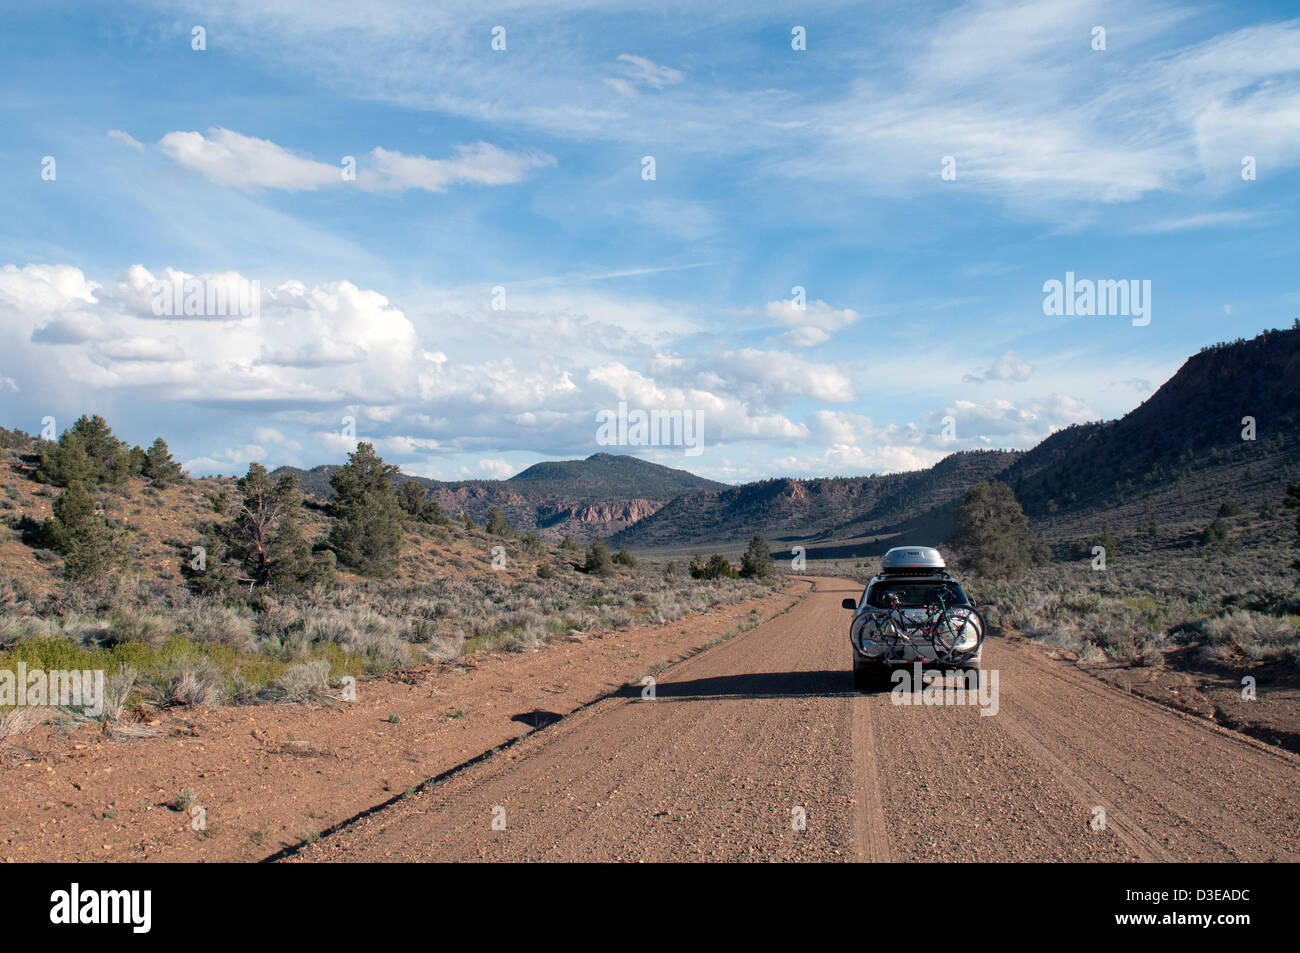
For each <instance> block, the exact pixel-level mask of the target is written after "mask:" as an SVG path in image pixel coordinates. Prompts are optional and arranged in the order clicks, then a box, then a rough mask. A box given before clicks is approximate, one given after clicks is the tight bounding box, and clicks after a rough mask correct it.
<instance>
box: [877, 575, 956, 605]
mask: <svg viewBox="0 0 1300 953" xmlns="http://www.w3.org/2000/svg"><path fill="white" fill-rule="evenodd" d="M945 586H946V587H947V589H948V592H947V594H945V595H944V601H945V602H947V604H948V605H950V606H954V605H955V606H960V605H967V604H968V602H969V600H967V598H966V593H964V592H962V590H961V586H959V585H957V584H956V583H955V582H934V581H933V580H917V579H906V580H904V579H899V580H893V579H891V580H888V581H886V582H878V583H876V584H875V585H874V586H872V587H871V590H870V592H869V593H868V594H867V602H868V604H869V605H871V606H873V607H875V608H877V609H887V608H888V607H889V603H888V600H887V596H886V593H890V592H896V593H898V604H899V605H901V606H904V607H910V608H919V607H921V606H932V605H937V604H938V601H939V591H940V590H941V589H943V588H944V587H945Z"/></svg>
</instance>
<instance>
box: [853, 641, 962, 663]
mask: <svg viewBox="0 0 1300 953" xmlns="http://www.w3.org/2000/svg"><path fill="white" fill-rule="evenodd" d="M849 644H850V645H852V647H853V667H854V668H861V667H862V666H865V665H888V666H896V665H911V664H912V663H914V662H921V663H922V664H930V663H933V664H935V665H946V666H948V667H951V668H979V667H980V653H979V651H976V652H975V653H974V654H973V655H969V656H966V657H965V658H962V659H959V660H957V661H955V662H940V661H939V659H938V655H937V653H936V652H935V650H934V646H933V645H932V644H931V643H929V642H910V643H908V644H906V645H895V646H893V648H892V651H891V650H890V649H889V648H888V647H886V646H883V645H879V644H877V643H872V642H867V643H865V647H866V648H867V649H868V650H870V649H873V648H874V649H877V650H878V651H877V652H875V653H874V654H873V653H872V652H871V651H867V652H863V651H862V648H859V646H858V644H857V643H856V642H854V641H853V640H852V639H850V640H849ZM981 648H982V646H981Z"/></svg>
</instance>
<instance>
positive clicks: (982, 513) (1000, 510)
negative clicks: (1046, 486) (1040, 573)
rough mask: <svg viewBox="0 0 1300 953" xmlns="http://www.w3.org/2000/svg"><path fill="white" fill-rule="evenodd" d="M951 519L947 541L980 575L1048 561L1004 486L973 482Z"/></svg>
mask: <svg viewBox="0 0 1300 953" xmlns="http://www.w3.org/2000/svg"><path fill="white" fill-rule="evenodd" d="M954 517H955V527H954V529H953V532H952V535H951V536H949V538H948V539H949V542H950V543H951V544H952V546H953V547H954V548H956V549H957V550H958V551H959V552H960V553H961V554H962V555H963V556H965V558H966V559H967V560H969V562H970V563H971V565H972V567H973V568H974V569H975V571H976V572H978V573H980V574H981V575H984V576H1008V575H1012V574H1015V573H1017V572H1020V571H1022V570H1023V569H1025V568H1026V567H1028V566H1029V565H1030V564H1031V563H1035V562H1041V561H1044V560H1045V559H1046V558H1047V555H1048V551H1047V546H1046V544H1045V543H1043V542H1042V540H1039V539H1036V538H1035V537H1034V536H1032V535H1031V534H1030V532H1029V519H1028V517H1026V516H1025V513H1024V510H1022V509H1021V508H1020V503H1019V502H1018V501H1017V500H1016V495H1015V493H1013V492H1012V490H1011V487H1009V486H1007V484H1005V483H1001V482H998V481H994V482H992V483H976V484H975V485H974V486H972V487H971V488H970V489H969V490H967V491H966V495H965V497H963V498H962V502H961V505H959V506H958V507H957V511H956V513H955V514H954ZM1107 536H1109V532H1107Z"/></svg>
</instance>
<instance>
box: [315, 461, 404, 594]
mask: <svg viewBox="0 0 1300 953" xmlns="http://www.w3.org/2000/svg"><path fill="white" fill-rule="evenodd" d="M396 473H397V467H395V466H392V465H391V464H387V463H384V461H383V460H382V459H381V458H380V457H379V456H378V454H376V453H375V448H374V445H373V444H369V443H359V444H357V449H356V451H355V452H354V453H350V454H348V462H347V463H346V464H345V465H343V466H341V467H339V468H338V469H337V470H335V471H334V475H333V476H332V477H330V486H332V487H333V488H334V500H333V503H332V505H331V510H332V512H333V515H334V519H335V522H334V527H333V529H332V530H331V531H330V546H331V548H332V549H333V550H334V553H335V555H336V556H337V557H338V561H339V562H340V563H341V564H342V565H344V566H346V567H347V568H348V569H351V570H352V571H353V572H356V573H358V574H360V575H363V576H382V575H388V574H391V573H393V572H395V571H396V570H397V561H398V557H399V556H400V555H401V549H402V515H401V508H400V507H399V506H398V504H397V494H396V492H394V490H393V477H394V475H395V474H396Z"/></svg>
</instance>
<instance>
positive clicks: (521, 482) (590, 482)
mask: <svg viewBox="0 0 1300 953" xmlns="http://www.w3.org/2000/svg"><path fill="white" fill-rule="evenodd" d="M336 469H337V467H336V466H333V465H329V466H319V467H315V468H313V469H311V470H299V469H297V468H294V467H281V468H280V469H279V470H276V471H275V473H274V474H273V476H274V475H278V474H279V473H280V472H292V473H296V474H297V475H298V479H299V481H300V482H301V484H302V486H303V489H304V490H305V491H307V492H309V493H312V494H314V495H316V496H319V497H320V498H322V499H328V498H329V497H330V496H331V495H332V493H333V491H332V490H331V489H330V483H329V481H330V476H331V474H333V472H334V471H335V470H336ZM398 479H399V481H402V482H405V481H410V482H414V483H418V484H419V485H421V486H423V487H425V488H426V489H427V490H428V493H429V495H430V496H431V497H432V498H433V499H435V500H437V501H438V503H439V504H441V505H442V508H443V509H444V510H446V511H447V512H448V513H449V514H451V515H453V516H458V515H460V514H462V513H467V514H469V516H470V517H471V518H473V519H474V520H476V521H478V522H480V523H481V522H483V521H484V520H485V519H486V518H487V514H488V511H489V510H490V509H491V508H492V507H494V506H495V507H497V508H499V509H500V510H501V513H502V514H503V515H504V516H505V518H506V520H507V521H509V523H510V524H511V526H513V527H515V528H516V529H517V530H519V531H520V532H525V531H528V530H534V531H536V532H538V533H540V534H543V535H547V536H552V537H555V538H557V539H558V538H562V537H563V536H565V535H566V534H571V535H573V536H574V537H575V538H580V539H589V538H591V537H594V536H609V535H611V534H613V533H617V532H618V531H619V530H622V529H624V528H625V527H628V526H631V525H633V524H635V523H637V522H639V521H641V520H644V519H646V518H648V517H650V516H653V515H654V514H655V513H656V512H658V511H659V509H660V508H661V507H663V505H664V504H665V503H667V502H668V501H669V500H672V499H675V498H677V497H679V496H682V495H688V496H689V495H690V494H694V493H701V492H703V493H712V492H717V491H719V490H722V489H725V488H726V484H725V483H718V482H716V481H714V480H708V479H705V478H704V477H700V476H696V475H695V474H693V473H688V472H687V471H685V470H675V469H673V468H671V467H665V466H661V465H659V464H657V463H651V462H650V461H648V460H642V459H641V458H640V457H634V456H631V455H627V454H611V453H596V454H592V455H591V456H590V457H587V458H586V459H585V460H556V461H547V462H543V463H535V464H533V465H532V466H531V467H529V468H528V469H526V470H523V471H521V472H519V473H517V474H515V475H514V476H512V477H510V479H508V480H461V481H454V482H451V481H442V480H429V479H425V478H423V477H414V476H407V475H405V474H402V475H401V476H399V478H398Z"/></svg>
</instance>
